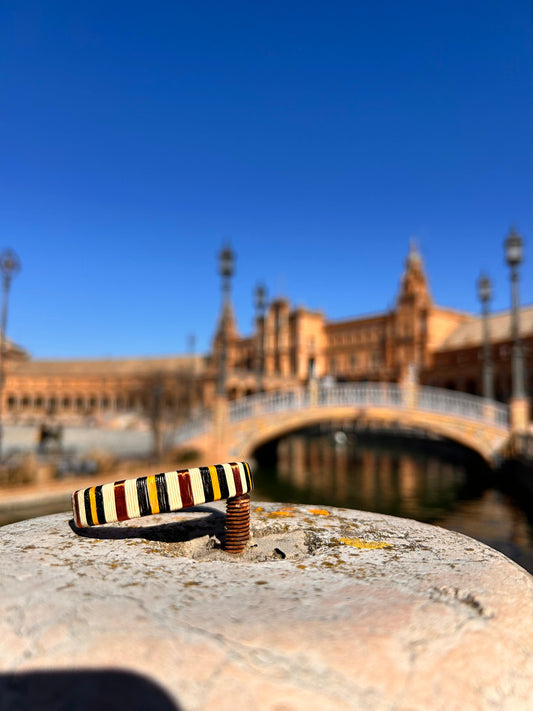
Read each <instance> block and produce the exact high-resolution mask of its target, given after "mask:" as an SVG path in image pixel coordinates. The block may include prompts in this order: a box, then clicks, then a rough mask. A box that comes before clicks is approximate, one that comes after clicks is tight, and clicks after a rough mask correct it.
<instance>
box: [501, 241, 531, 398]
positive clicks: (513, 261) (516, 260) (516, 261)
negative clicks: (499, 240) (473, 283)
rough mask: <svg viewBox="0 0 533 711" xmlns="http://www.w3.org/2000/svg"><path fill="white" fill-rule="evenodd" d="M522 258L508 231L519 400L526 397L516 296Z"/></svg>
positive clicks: (514, 383)
mask: <svg viewBox="0 0 533 711" xmlns="http://www.w3.org/2000/svg"><path fill="white" fill-rule="evenodd" d="M522 258H523V240H522V237H521V236H520V235H519V234H518V232H516V231H515V230H514V229H512V228H511V229H510V230H509V234H508V235H507V237H506V239H505V259H506V261H507V264H508V265H509V267H510V269H511V303H512V312H511V335H512V339H513V352H512V397H513V399H514V400H521V399H524V398H525V397H526V390H525V382H524V356H523V353H522V342H521V340H520V322H519V318H520V314H519V303H520V301H519V294H518V279H519V276H518V267H519V266H520V264H521V263H522Z"/></svg>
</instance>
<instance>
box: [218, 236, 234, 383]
mask: <svg viewBox="0 0 533 711" xmlns="http://www.w3.org/2000/svg"><path fill="white" fill-rule="evenodd" d="M218 271H219V274H220V276H221V277H222V323H221V326H222V334H221V335H222V349H221V353H220V369H219V374H218V387H217V394H218V395H224V396H225V395H226V380H227V360H228V333H227V325H228V320H229V311H230V294H231V277H232V276H233V274H234V272H235V254H234V252H233V250H232V249H231V247H230V246H229V245H228V246H226V247H224V248H223V249H222V250H221V252H220V254H219V256H218Z"/></svg>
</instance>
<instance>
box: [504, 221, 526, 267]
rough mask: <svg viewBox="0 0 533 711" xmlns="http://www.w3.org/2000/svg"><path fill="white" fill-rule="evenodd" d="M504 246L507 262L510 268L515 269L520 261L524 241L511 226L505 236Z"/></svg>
mask: <svg viewBox="0 0 533 711" xmlns="http://www.w3.org/2000/svg"><path fill="white" fill-rule="evenodd" d="M504 246H505V259H506V261H507V264H508V265H509V266H510V267H511V269H516V267H518V266H519V265H520V264H521V263H522V259H523V247H524V241H523V239H522V237H521V236H520V235H519V234H518V232H517V231H516V230H515V229H514V228H513V227H511V229H510V230H509V233H508V234H507V237H506V238H505V243H504Z"/></svg>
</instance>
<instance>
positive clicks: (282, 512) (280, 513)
mask: <svg viewBox="0 0 533 711" xmlns="http://www.w3.org/2000/svg"><path fill="white" fill-rule="evenodd" d="M293 514H294V509H280V510H279V511H271V512H270V513H269V514H267V516H268V518H276V517H277V516H292V515H293Z"/></svg>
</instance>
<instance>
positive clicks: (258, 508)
mask: <svg viewBox="0 0 533 711" xmlns="http://www.w3.org/2000/svg"><path fill="white" fill-rule="evenodd" d="M254 511H255V513H261V511H264V509H263V507H262V506H256V507H255V509H254Z"/></svg>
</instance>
